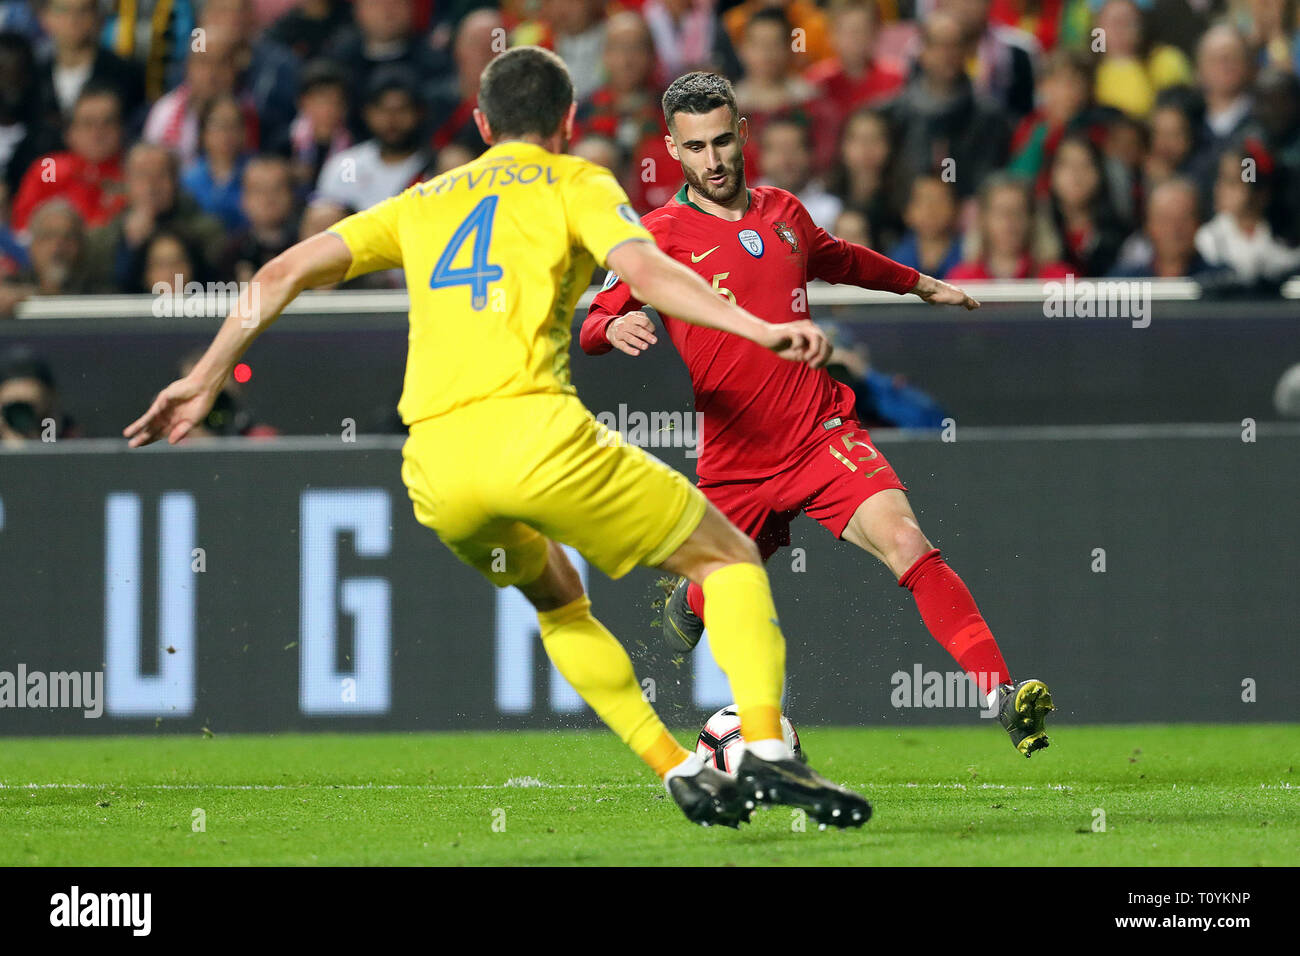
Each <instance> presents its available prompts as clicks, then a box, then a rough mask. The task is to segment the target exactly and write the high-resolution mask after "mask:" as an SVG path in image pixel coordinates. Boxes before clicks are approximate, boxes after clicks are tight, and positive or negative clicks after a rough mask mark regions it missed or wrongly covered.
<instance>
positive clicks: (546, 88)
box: [478, 46, 573, 139]
mask: <svg viewBox="0 0 1300 956" xmlns="http://www.w3.org/2000/svg"><path fill="white" fill-rule="evenodd" d="M572 105H573V80H572V79H571V78H570V77H569V69H568V67H566V66H565V65H564V61H563V60H561V59H560V58H559V57H558V56H556V55H555V54H554V53H552V52H551V51H550V50H543V49H542V48H541V47H539V46H519V47H515V48H514V49H513V50H507V51H506V52H505V53H502V54H501V55H500V56H499V57H497V58H496V59H494V60H492V62H490V63H489V64H488V65H487V66H485V67H484V68H483V76H482V78H481V80H480V82H479V90H478V108H479V109H480V110H482V111H483V115H484V116H485V117H486V118H487V123H488V126H489V127H491V129H492V135H493V136H494V137H495V138H497V139H501V138H503V137H512V136H528V135H536V136H541V137H547V136H551V135H553V134H554V133H555V132H556V131H557V130H558V129H559V128H560V124H561V123H563V122H564V117H565V116H566V115H567V114H568V112H569V107H570V106H572Z"/></svg>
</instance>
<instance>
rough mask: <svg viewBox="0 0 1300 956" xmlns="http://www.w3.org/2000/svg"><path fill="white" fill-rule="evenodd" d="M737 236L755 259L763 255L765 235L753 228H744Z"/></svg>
mask: <svg viewBox="0 0 1300 956" xmlns="http://www.w3.org/2000/svg"><path fill="white" fill-rule="evenodd" d="M736 238H737V239H739V240H740V244H741V245H742V246H744V247H745V251H746V252H748V253H749V254H750V255H751V256H753V257H754V258H755V259H757V258H759V257H760V256H762V255H763V237H762V236H760V235H759V234H758V233H757V232H755V231H754V230H753V229H742V230H741V231H740V234H739V235H738V236H736Z"/></svg>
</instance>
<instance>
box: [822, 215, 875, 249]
mask: <svg viewBox="0 0 1300 956" xmlns="http://www.w3.org/2000/svg"><path fill="white" fill-rule="evenodd" d="M830 233H831V235H832V236H834V237H835V238H836V239H843V240H844V241H845V242H851V243H853V244H854V245H857V246H868V247H870V246H871V244H872V243H871V222H870V220H868V219H867V214H866V213H864V212H863V211H862V210H861V209H841V210H840V214H839V215H838V216H836V217H835V225H834V227H833V228H832V229H831V230H830Z"/></svg>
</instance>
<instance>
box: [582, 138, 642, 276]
mask: <svg viewBox="0 0 1300 956" xmlns="http://www.w3.org/2000/svg"><path fill="white" fill-rule="evenodd" d="M565 200H566V202H565V205H566V208H567V209H568V211H569V233H570V235H571V236H572V238H573V241H574V242H575V243H577V244H579V245H581V246H583V247H584V248H586V249H587V251H588V252H590V253H591V254H592V256H593V257H594V258H595V260H596V261H597V262H599V263H600V266H601V268H602V269H604V268H608V263H607V262H606V258H605V257H606V256H608V255H609V253H610V250H612V249H613V248H614V247H615V246H617V245H621V244H622V243H624V242H627V241H628V240H629V239H644V240H645V241H647V242H654V237H653V236H651V235H650V233H649V231H648V230H647V229H646V227H645V226H643V225H641V217H640V216H638V215H637V214H636V211H635V210H634V209H633V208H632V204H631V203H630V202H628V198H627V193H625V192H624V191H623V187H622V186H620V185H619V184H618V180H617V179H615V178H614V174H613V173H611V172H610V171H609V170H608V169H605V168H603V167H601V166H597V165H595V164H594V163H587V162H584V163H582V164H581V166H580V167H579V169H578V171H577V172H576V173H575V174H574V175H573V177H572V178H571V179H570V181H569V184H568V192H567V195H566V197H565Z"/></svg>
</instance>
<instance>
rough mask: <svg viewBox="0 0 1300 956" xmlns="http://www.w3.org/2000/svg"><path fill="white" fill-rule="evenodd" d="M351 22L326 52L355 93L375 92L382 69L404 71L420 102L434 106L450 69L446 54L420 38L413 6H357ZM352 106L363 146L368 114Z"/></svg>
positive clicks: (388, 1) (397, 0)
mask: <svg viewBox="0 0 1300 956" xmlns="http://www.w3.org/2000/svg"><path fill="white" fill-rule="evenodd" d="M352 16H353V23H352V24H351V25H350V26H347V27H344V28H343V30H342V31H340V33H339V34H338V36H337V37H336V38H335V39H334V41H333V42H331V43H330V44H329V46H328V47H327V48H326V50H325V56H326V58H327V59H331V60H335V61H336V62H338V64H339V65H340V66H342V67H343V69H344V71H345V72H346V73H347V74H348V76H349V77H350V78H351V80H350V82H351V84H352V89H354V90H368V89H370V86H371V83H372V81H373V78H374V76H375V74H376V73H377V72H379V71H380V69H381V68H391V67H402V68H404V69H405V70H406V71H407V73H408V74H409V75H410V77H411V83H412V84H413V88H414V89H415V91H416V92H415V94H414V95H415V97H416V98H417V101H418V102H421V103H423V102H428V101H430V100H432V99H433V97H434V95H435V91H436V89H437V86H438V84H439V82H440V81H441V80H442V79H443V78H444V77H446V76H448V75H449V74H450V73H451V64H450V62H448V60H447V56H446V54H445V53H441V52H439V51H436V50H434V49H433V47H432V46H430V45H429V43H427V42H426V41H425V40H424V38H423V37H422V36H420V35H419V34H417V33H416V31H415V27H414V8H413V3H412V0H365V2H364V3H356V2H354V3H353V4H352ZM389 72H391V71H389ZM353 106H354V112H353V115H352V117H351V118H350V120H349V126H350V129H351V131H352V136H353V138H354V139H356V140H361V139H364V138H365V136H366V135H367V132H368V131H367V124H366V121H365V111H364V110H361V109H355V107H356V106H357V104H355V103H354V104H353Z"/></svg>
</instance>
